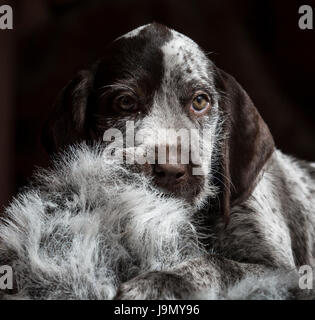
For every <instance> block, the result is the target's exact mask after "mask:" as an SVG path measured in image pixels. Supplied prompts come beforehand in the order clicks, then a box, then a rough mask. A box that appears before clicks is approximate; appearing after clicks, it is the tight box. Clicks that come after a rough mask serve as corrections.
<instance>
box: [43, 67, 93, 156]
mask: <svg viewBox="0 0 315 320" xmlns="http://www.w3.org/2000/svg"><path fill="white" fill-rule="evenodd" d="M92 82H93V74H92V72H91V71H85V70H84V71H80V72H79V73H78V74H77V75H76V76H75V77H74V78H73V79H72V80H71V81H70V82H69V83H68V84H67V85H66V87H65V88H64V89H63V90H62V91H61V93H60V94H59V96H58V98H57V101H56V103H55V105H54V107H53V112H52V114H51V115H50V116H49V119H48V121H46V123H45V125H44V127H43V131H42V137H41V141H42V144H43V146H44V148H45V149H46V151H47V152H48V153H54V152H56V151H58V150H61V149H63V148H64V147H66V146H67V145H69V144H72V143H75V142H78V141H81V140H84V139H87V137H86V130H85V129H86V113H87V104H88V99H89V95H90V91H91V88H92Z"/></svg>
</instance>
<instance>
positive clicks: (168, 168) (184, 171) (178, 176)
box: [153, 163, 188, 189]
mask: <svg viewBox="0 0 315 320" xmlns="http://www.w3.org/2000/svg"><path fill="white" fill-rule="evenodd" d="M153 172H154V175H155V178H156V182H157V184H158V185H160V186H161V187H164V188H167V189H171V188H172V186H174V184H180V183H182V182H184V181H185V180H186V178H187V175H188V166H187V165H184V164H170V163H166V164H155V165H154V168H153Z"/></svg>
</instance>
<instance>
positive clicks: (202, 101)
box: [192, 94, 210, 112]
mask: <svg viewBox="0 0 315 320" xmlns="http://www.w3.org/2000/svg"><path fill="white" fill-rule="evenodd" d="M209 105H210V99H209V97H208V96H207V95H206V94H199V95H198V96H196V97H195V98H194V99H193V101H192V108H193V109H194V111H197V112H200V111H203V110H205V109H206V108H208V107H209Z"/></svg>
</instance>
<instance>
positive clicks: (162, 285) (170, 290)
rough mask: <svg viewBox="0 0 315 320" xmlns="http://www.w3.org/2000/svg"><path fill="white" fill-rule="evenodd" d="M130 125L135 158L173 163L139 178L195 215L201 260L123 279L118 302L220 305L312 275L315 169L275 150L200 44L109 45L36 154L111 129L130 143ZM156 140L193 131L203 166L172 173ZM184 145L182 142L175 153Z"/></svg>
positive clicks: (82, 76)
mask: <svg viewBox="0 0 315 320" xmlns="http://www.w3.org/2000/svg"><path fill="white" fill-rule="evenodd" d="M128 121H132V122H133V123H134V127H135V132H136V133H138V136H136V138H135V142H134V143H135V147H139V148H141V149H142V150H145V151H146V150H156V149H157V148H158V147H159V146H161V145H163V146H164V147H165V149H166V155H167V157H166V158H168V160H167V161H166V162H165V163H162V164H161V163H159V162H158V161H155V162H154V161H153V162H151V163H143V164H141V165H136V166H135V167H136V168H137V170H138V171H139V170H140V171H141V172H142V173H143V174H144V175H145V176H147V177H150V179H151V180H150V181H151V183H152V186H154V187H156V188H158V190H159V192H162V194H164V195H165V197H166V198H167V197H171V198H172V199H177V200H179V201H181V202H182V203H183V204H187V205H189V206H190V207H191V208H193V210H194V213H193V214H192V215H190V219H191V223H193V225H194V228H196V234H200V235H203V236H201V237H200V239H199V240H198V246H197V247H198V250H197V249H196V254H193V251H191V253H189V254H187V255H185V258H184V259H183V260H180V261H176V263H173V264H169V265H168V266H167V267H166V268H164V267H157V268H154V267H152V265H151V267H149V268H145V269H144V270H142V272H140V273H139V274H137V275H135V276H134V277H131V278H128V279H127V278H126V279H124V280H125V281H123V282H122V283H120V284H119V287H118V290H117V292H116V294H115V298H116V299H170V298H171V299H183V298H187V297H191V292H201V291H202V290H210V289H211V290H214V291H216V292H218V293H222V292H224V290H226V288H228V287H229V286H231V285H234V284H237V283H238V282H239V281H240V280H241V279H244V278H250V277H257V276H262V275H265V274H268V273H269V272H270V270H278V271H279V270H282V271H283V270H284V271H285V272H286V271H292V272H294V271H296V270H298V268H299V267H300V266H302V265H309V266H313V263H314V262H313V257H314V251H315V245H314V239H315V213H314V209H313V208H314V205H315V200H314V193H315V164H314V163H307V162H304V161H301V160H297V159H295V158H293V157H290V156H287V155H285V154H283V153H282V152H281V151H280V150H278V149H277V148H276V147H275V144H274V140H273V138H272V135H271V133H270V131H269V129H268V126H267V125H266V123H265V122H264V121H263V119H262V118H261V116H260V114H259V112H258V110H257V109H256V108H255V106H254V104H253V102H252V101H251V99H250V97H249V96H248V94H247V93H246V91H245V90H244V89H243V88H242V87H241V85H240V84H239V83H238V82H237V81H236V80H235V79H234V78H233V77H232V76H231V75H229V74H227V73H226V72H224V71H223V70H221V69H219V68H218V67H217V66H216V65H215V64H214V63H213V62H212V61H211V60H210V59H209V58H208V57H207V55H206V54H205V52H204V51H203V50H202V49H201V48H200V47H199V46H198V45H197V44H196V43H195V42H193V41H192V40H191V39H189V38H188V37H186V36H184V35H182V34H180V33H178V32H176V31H174V30H172V29H169V28H167V27H166V26H163V25H160V24H157V23H152V24H149V25H145V26H141V27H139V28H137V29H135V30H133V31H131V32H129V33H127V34H126V35H124V36H122V37H120V38H118V39H116V40H115V41H114V42H113V43H112V44H111V45H110V46H109V47H108V48H107V51H106V53H105V55H104V57H103V58H102V59H100V60H99V61H97V62H96V63H95V64H93V65H92V66H91V67H90V68H88V69H86V70H83V71H81V72H79V73H78V74H77V75H76V76H75V78H74V79H73V80H72V81H71V82H70V83H69V84H68V85H67V86H66V87H65V88H64V89H63V91H62V92H61V94H60V96H59V98H58V101H57V103H56V105H55V109H54V113H53V115H52V116H51V117H50V118H49V120H48V122H47V124H46V126H45V130H44V133H43V144H44V146H45V148H46V150H47V151H48V152H50V153H55V152H59V151H61V150H63V149H65V148H66V147H67V146H69V145H72V144H74V143H78V142H81V141H86V142H87V143H88V144H89V143H93V142H95V141H102V140H104V132H106V131H107V130H109V129H110V128H115V129H119V130H120V131H122V132H123V133H124V136H126V133H127V132H126V123H127V122H128ZM162 129H173V131H175V132H178V131H179V130H181V129H185V130H187V131H193V130H197V132H198V134H199V138H200V141H201V143H200V145H199V148H198V150H199V151H201V152H200V154H201V156H199V157H198V156H195V157H194V158H197V161H192V158H193V155H194V154H195V153H196V150H189V161H188V163H184V164H183V163H180V162H175V163H174V162H173V161H170V158H171V157H170V156H169V155H170V154H171V152H170V150H171V149H172V147H173V142H174V139H170V136H165V137H164V138H163V137H162V138H161V137H159V138H158V139H157V138H156V136H157V135H158V132H159V131H160V130H162ZM201 133H202V137H201ZM172 138H173V137H172ZM175 138H176V137H175ZM171 141H173V142H171ZM175 141H176V139H175ZM183 145H184V141H183V139H181V142H180V144H179V145H176V148H175V149H176V152H175V153H180V152H181V149H185V148H186V145H185V146H183ZM173 149H174V148H173ZM196 168H199V171H198V172H199V174H197V175H195V174H194V169H196ZM161 219H162V218H161ZM163 219H166V220H167V219H168V218H167V216H165V215H163ZM150 230H151V232H154V230H153V229H152V228H150ZM200 247H201V248H200Z"/></svg>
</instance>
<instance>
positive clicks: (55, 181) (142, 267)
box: [0, 145, 307, 299]
mask: <svg viewBox="0 0 315 320" xmlns="http://www.w3.org/2000/svg"><path fill="white" fill-rule="evenodd" d="M195 210H196V208H193V207H191V206H189V205H188V204H185V203H184V202H183V201H179V200H178V199H175V198H172V197H166V196H165V195H164V194H162V193H161V192H160V191H158V190H157V189H155V188H154V187H152V183H151V181H150V180H149V179H148V178H147V177H146V176H144V175H143V174H141V173H136V172H134V171H131V170H130V169H127V168H126V167H123V166H121V165H119V164H117V163H116V161H115V159H113V158H108V157H106V155H104V153H103V149H102V147H100V146H94V147H93V148H91V147H87V146H86V145H83V146H80V147H76V148H71V149H70V151H69V152H68V153H65V154H64V155H63V156H62V157H60V158H59V159H57V160H56V161H55V167H54V169H52V170H51V171H42V172H41V173H39V174H38V175H37V179H36V182H35V183H34V185H33V186H32V187H30V188H29V190H27V191H25V192H23V193H21V194H20V195H19V197H18V198H17V199H15V200H14V201H13V202H12V204H11V206H10V207H9V208H8V209H7V211H6V218H5V219H4V220H3V223H2V224H1V227H0V239H1V240H0V264H3V265H4V264H6V265H10V266H12V267H13V270H14V283H15V288H14V290H13V292H10V293H6V294H4V293H3V292H2V294H3V295H2V298H5V299H112V298H113V297H115V295H116V294H117V290H118V288H119V286H120V285H121V284H122V283H124V282H126V281H128V280H130V279H133V278H134V277H136V276H138V275H140V276H141V275H143V274H145V272H149V274H152V271H156V272H166V273H168V272H169V274H171V273H172V272H173V271H174V270H176V269H179V268H180V266H181V265H185V263H186V261H191V259H194V257H195V258H196V259H199V258H200V257H203V256H205V255H206V254H205V251H204V249H202V247H201V246H200V244H199V243H198V237H200V236H202V235H200V234H198V233H197V231H196V227H197V226H196V218H195V217H194V216H193V214H194V212H195ZM213 256H214V257H215V255H213ZM153 274H154V273H153ZM174 274H176V272H175V273H174ZM159 280H160V279H159ZM184 288H186V289H187V287H185V286H184V285H183V286H182V280H181V279H180V278H178V279H177V290H178V291H180V292H181V290H184ZM297 288H298V277H297V274H296V273H290V274H289V275H288V274H287V272H283V273H281V272H280V271H275V272H272V273H270V272H269V273H267V274H266V275H265V276H261V277H258V278H257V276H254V275H252V276H248V277H245V278H244V279H243V280H242V281H241V282H238V283H237V284H235V285H233V283H231V284H230V285H228V286H227V287H225V289H224V290H217V289H216V288H213V287H211V288H210V289H208V290H205V289H200V290H199V291H198V290H196V289H195V288H194V287H193V286H191V287H189V291H187V292H185V295H184V296H183V295H182V294H183V292H181V293H180V294H181V297H185V298H190V299H192V298H193V299H196V298H202V299H209V298H210V299H246V298H250V299H267V298H268V299H286V298H292V290H294V289H297ZM305 296H306V297H307V295H306V294H305V295H304V296H303V297H305ZM164 298H169V299H174V298H178V296H176V294H175V295H174V293H172V294H171V293H169V294H165V296H164Z"/></svg>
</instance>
